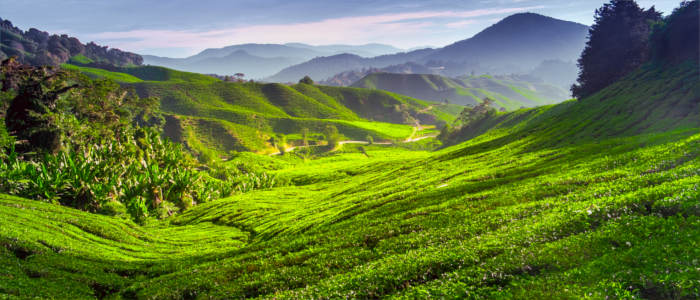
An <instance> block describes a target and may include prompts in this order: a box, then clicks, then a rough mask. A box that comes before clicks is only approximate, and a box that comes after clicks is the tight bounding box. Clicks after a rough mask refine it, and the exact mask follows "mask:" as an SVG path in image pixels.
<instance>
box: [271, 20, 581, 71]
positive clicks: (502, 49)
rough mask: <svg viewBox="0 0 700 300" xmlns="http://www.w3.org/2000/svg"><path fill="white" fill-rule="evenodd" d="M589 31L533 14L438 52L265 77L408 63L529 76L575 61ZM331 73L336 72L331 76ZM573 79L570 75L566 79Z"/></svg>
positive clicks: (319, 61)
mask: <svg viewBox="0 0 700 300" xmlns="http://www.w3.org/2000/svg"><path fill="white" fill-rule="evenodd" d="M587 34H588V27H587V26H585V25H582V24H578V23H574V22H569V21H563V20H558V19H555V18H551V17H547V16H543V15H539V14H534V13H521V14H515V15H512V16H509V17H506V18H505V19H503V20H501V21H499V22H498V23H496V24H494V25H492V26H490V27H488V28H487V29H485V30H483V31H481V32H480V33H478V34H476V35H475V36H474V37H472V38H469V39H466V40H462V41H459V42H456V43H454V44H451V45H448V46H446V47H444V48H440V49H423V50H417V51H411V52H407V53H400V54H394V55H384V56H381V57H374V58H361V57H349V56H347V55H336V56H331V57H321V58H316V59H314V60H312V61H308V62H305V63H302V64H299V65H294V66H291V67H288V68H286V69H284V70H282V71H280V73H278V74H275V75H274V76H271V77H269V78H267V80H270V81H277V82H288V81H293V80H294V79H295V78H296V79H298V78H301V77H303V76H306V75H308V76H310V77H311V78H313V79H315V80H318V81H324V80H327V79H329V77H332V76H334V75H336V74H338V73H341V72H345V71H353V70H354V71H356V70H360V69H363V68H383V67H387V66H389V65H399V64H404V63H408V62H413V63H419V64H422V65H424V66H425V67H427V68H431V69H439V70H440V71H439V73H440V74H442V75H446V76H452V77H454V76H460V75H466V74H470V73H471V72H476V73H479V74H483V73H492V74H512V73H528V72H530V71H531V70H532V69H534V68H536V67H537V66H538V65H540V64H541V63H542V62H543V61H547V60H560V61H564V62H568V61H575V60H576V59H577V58H578V56H579V55H580V53H581V51H582V50H583V47H584V46H585V43H586V37H587ZM334 72H335V73H334ZM567 77H571V76H567Z"/></svg>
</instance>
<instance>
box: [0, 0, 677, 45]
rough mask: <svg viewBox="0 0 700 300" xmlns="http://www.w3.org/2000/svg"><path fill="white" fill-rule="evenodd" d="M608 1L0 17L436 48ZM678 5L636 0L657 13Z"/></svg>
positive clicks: (59, 7)
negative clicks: (501, 24) (498, 25)
mask: <svg viewBox="0 0 700 300" xmlns="http://www.w3.org/2000/svg"><path fill="white" fill-rule="evenodd" d="M604 2H605V1H602V0H595V1H574V2H572V1H556V0H546V1H534V0H482V1H445V0H432V1H417V0H409V1H387V0H383V1H367V0H357V1H342V2H339V1H327V2H323V3H318V1H310V0H301V1H280V0H263V1H252V0H236V1H223V0H218V1H184V0H175V1H167V2H164V1H149V2H145V1H135V0H126V1H84V0H71V1H60V2H58V1H48V0H38V1H14V0H0V8H1V10H2V11H3V17H4V18H7V19H10V20H13V21H14V23H15V24H16V25H17V26H19V27H21V28H30V27H35V28H40V29H42V30H46V31H49V32H52V33H66V34H69V35H71V36H76V37H78V38H79V39H80V40H81V41H84V42H87V41H95V42H97V43H99V44H104V45H110V46H111V47H116V48H120V49H123V50H126V51H132V52H136V53H141V54H152V55H159V56H170V57H185V56H189V55H192V54H195V53H198V52H199V51H201V50H203V49H206V48H217V47H224V46H227V45H232V44H242V43H289V42H301V43H307V44H312V45H324V44H339V43H342V44H355V45H359V44H366V43H382V44H390V45H393V46H396V47H399V48H402V49H411V48H416V47H424V46H433V47H439V46H444V45H447V44H450V43H452V42H454V41H458V40H462V39H465V38H468V37H471V36H472V35H474V34H476V33H477V32H479V31H481V30H483V29H484V28H486V27H488V26H489V25H492V24H493V23H495V22H497V21H498V20H500V19H502V18H504V17H506V16H508V15H511V14H513V13H517V12H525V11H529V12H536V13H540V14H543V15H547V16H551V17H554V18H558V19H562V20H568V21H574V22H578V23H582V24H585V25H590V24H591V23H592V21H593V18H592V16H593V14H592V13H593V11H594V10H595V9H596V8H597V7H600V6H601V5H602V4H603V3H604ZM678 2H679V1H676V0H659V1H653V2H652V1H639V4H640V5H641V6H643V7H649V6H651V5H655V6H656V8H657V9H658V10H660V11H662V12H664V13H668V12H670V11H671V10H672V9H673V7H674V6H676V5H677V4H678Z"/></svg>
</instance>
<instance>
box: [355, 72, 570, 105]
mask: <svg viewBox="0 0 700 300" xmlns="http://www.w3.org/2000/svg"><path fill="white" fill-rule="evenodd" d="M523 79H524V78H523ZM523 79H521V78H517V77H514V76H510V77H507V76H486V75H484V76H471V77H462V78H447V77H442V76H439V75H425V74H393V73H373V74H370V75H367V76H366V77H364V78H362V79H360V80H359V81H357V82H355V83H354V84H353V86H355V87H360V88H369V89H380V90H386V91H391V92H394V93H398V94H403V95H407V96H411V97H415V98H419V99H426V100H430V101H445V100H447V101H449V102H450V103H456V104H461V105H467V104H471V105H473V104H477V103H480V102H481V101H482V100H483V99H484V98H486V97H488V98H491V99H493V100H494V101H495V104H496V105H497V106H498V107H502V108H504V109H508V110H514V109H518V108H520V107H531V106H536V105H543V104H552V103H558V102H561V101H564V100H566V99H567V98H569V95H568V93H567V92H565V91H563V90H561V89H560V88H557V87H554V86H551V85H548V84H545V83H541V82H536V81H535V82H532V81H526V80H523Z"/></svg>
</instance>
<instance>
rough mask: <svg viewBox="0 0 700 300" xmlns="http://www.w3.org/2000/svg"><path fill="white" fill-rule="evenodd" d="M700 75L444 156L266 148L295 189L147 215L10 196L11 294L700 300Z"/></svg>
mask: <svg viewBox="0 0 700 300" xmlns="http://www.w3.org/2000/svg"><path fill="white" fill-rule="evenodd" d="M698 76H700V74H698V62H697V61H692V62H686V63H682V64H678V65H671V66H653V65H647V66H645V67H644V68H643V69H641V70H639V71H637V72H635V73H633V74H630V75H629V76H627V77H625V78H624V79H623V80H622V81H620V82H618V83H616V84H614V85H611V86H609V87H608V88H606V89H604V90H603V91H601V92H600V93H598V94H596V95H594V96H593V97H590V98H587V99H581V100H578V101H575V100H572V101H568V102H565V103H561V104H557V105H549V106H544V107H540V108H532V109H523V110H518V111H516V112H511V113H505V114H501V115H499V119H498V122H497V124H496V125H494V126H489V129H488V130H486V131H485V132H483V133H482V134H478V135H476V136H473V137H472V138H470V139H469V140H468V141H466V142H461V143H459V144H457V145H455V146H452V147H449V148H446V149H443V150H441V151H437V152H433V153H428V152H420V151H417V152H416V151H405V150H398V149H396V150H392V149H390V148H385V147H383V146H371V147H369V146H368V149H367V150H366V153H367V154H368V155H369V158H367V157H365V156H363V155H362V154H360V153H345V154H338V155H336V156H333V157H328V158H325V159H321V160H318V161H314V162H312V163H311V164H306V163H304V162H301V161H298V160H297V161H295V160H285V159H284V158H280V159H277V158H267V159H268V160H271V161H270V162H268V163H272V164H275V165H276V167H275V168H277V170H276V171H275V172H276V173H277V174H278V176H281V177H288V178H292V179H295V180H296V181H293V182H296V184H295V185H294V186H287V187H278V188H272V189H268V190H260V191H252V192H248V193H244V194H238V195H235V196H233V197H231V198H226V199H221V200H218V201H214V202H210V203H205V204H202V205H198V206H196V207H194V208H192V209H190V210H188V211H186V212H185V213H183V214H181V215H177V216H173V217H170V218H166V219H164V220H162V221H154V223H152V224H150V225H147V226H138V225H135V224H134V223H132V222H130V221H126V220H123V219H119V218H114V217H109V216H103V215H96V214H90V213H87V212H82V211H78V210H75V209H72V208H67V207H62V206H57V205H53V204H48V203H42V202H38V201H31V200H25V199H20V198H16V197H10V196H0V212H1V213H2V214H3V215H6V216H12V217H11V218H0V225H2V226H0V245H2V247H0V258H1V259H2V263H3V265H4V266H7V268H4V269H3V271H2V272H3V273H2V274H3V276H4V280H1V281H0V291H1V292H2V293H4V294H9V295H12V296H15V297H32V296H37V297H61V298H92V297H104V296H108V295H111V296H115V295H118V296H120V297H124V298H186V297H200V298H208V297H211V298H252V297H259V298H277V299H279V298H285V299H286V298H338V297H343V298H344V297H357V298H372V297H395V298H426V297H445V298H457V297H463V296H465V295H467V296H469V297H474V298H523V297H535V298H579V297H582V296H583V295H585V296H586V297H592V298H605V297H615V298H623V297H630V298H631V297H644V298H696V297H700V294H698V292H697V290H698V280H700V277H698V276H699V275H698V274H699V273H698V272H697V267H698V264H697V257H698V256H700V252H698V251H699V250H698V249H700V247H699V246H700V245H699V244H698V241H699V240H700V236H698V233H700V216H699V215H698V214H699V213H700V211H698V208H697V199H698V197H700V195H699V194H698V190H697V187H698V185H700V173H698V170H700V152H699V151H698V149H700V144H699V143H700V135H699V134H698V130H699V129H700V116H699V115H698V114H699V113H700V110H698V108H699V105H700V103H699V102H698V99H700V94H698V91H700V86H699V85H700V81H698V80H697V79H698ZM243 159H246V160H250V159H251V158H250V157H247V156H246V157H245V158H243ZM259 159H260V160H262V159H263V158H259ZM231 163H235V162H233V161H232V162H231ZM367 187H372V188H371V189H368V188H367Z"/></svg>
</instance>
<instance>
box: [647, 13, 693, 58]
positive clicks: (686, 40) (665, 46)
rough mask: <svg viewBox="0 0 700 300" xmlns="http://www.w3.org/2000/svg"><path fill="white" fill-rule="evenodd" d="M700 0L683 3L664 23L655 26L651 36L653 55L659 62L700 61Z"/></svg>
mask: <svg viewBox="0 0 700 300" xmlns="http://www.w3.org/2000/svg"><path fill="white" fill-rule="evenodd" d="M698 3H699V1H698V0H692V1H683V2H681V5H680V6H679V7H678V8H676V9H675V10H674V11H673V13H672V14H671V15H670V16H668V17H666V18H665V19H664V20H663V22H659V23H657V24H656V26H654V28H653V32H652V35H651V43H652V55H653V59H654V60H655V61H657V62H662V63H664V62H672V63H678V62H682V61H685V60H688V59H700V41H699V40H698V39H700V32H699V30H700V29H698V28H699V27H700V26H693V25H692V24H698V23H699V22H700V16H699V15H700V7H699V4H698Z"/></svg>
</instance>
